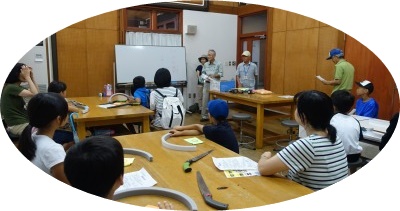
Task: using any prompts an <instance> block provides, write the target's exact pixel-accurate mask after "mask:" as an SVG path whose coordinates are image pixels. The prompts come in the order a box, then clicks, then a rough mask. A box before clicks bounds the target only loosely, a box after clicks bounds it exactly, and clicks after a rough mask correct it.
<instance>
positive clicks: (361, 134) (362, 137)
mask: <svg viewBox="0 0 400 211" xmlns="http://www.w3.org/2000/svg"><path fill="white" fill-rule="evenodd" d="M353 118H354V117H353ZM354 119H355V120H356V121H357V123H358V125H359V126H360V135H359V139H358V140H363V139H364V135H363V133H362V127H361V124H360V121H358V119H356V118H354Z"/></svg>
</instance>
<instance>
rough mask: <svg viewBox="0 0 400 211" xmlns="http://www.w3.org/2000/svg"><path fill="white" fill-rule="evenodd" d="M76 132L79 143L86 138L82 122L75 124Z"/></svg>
mask: <svg viewBox="0 0 400 211" xmlns="http://www.w3.org/2000/svg"><path fill="white" fill-rule="evenodd" d="M76 130H77V133H78V137H79V140H80V141H82V140H83V139H85V138H86V126H85V123H84V122H77V123H76Z"/></svg>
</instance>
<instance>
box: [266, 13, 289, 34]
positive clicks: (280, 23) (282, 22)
mask: <svg viewBox="0 0 400 211" xmlns="http://www.w3.org/2000/svg"><path fill="white" fill-rule="evenodd" d="M270 11H272V15H273V19H272V25H273V27H272V31H273V32H282V31H286V16H287V14H288V12H287V11H285V10H280V9H275V8H274V9H272V10H270Z"/></svg>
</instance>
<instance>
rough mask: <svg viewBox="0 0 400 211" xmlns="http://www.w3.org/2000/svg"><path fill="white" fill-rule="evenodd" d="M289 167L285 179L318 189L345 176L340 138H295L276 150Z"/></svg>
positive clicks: (345, 161)
mask: <svg viewBox="0 0 400 211" xmlns="http://www.w3.org/2000/svg"><path fill="white" fill-rule="evenodd" d="M278 157H279V158H280V159H281V160H282V162H284V163H285V165H286V166H288V167H289V172H288V175H287V176H288V178H289V179H291V180H293V181H295V182H297V183H300V184H302V185H304V186H306V187H309V188H311V189H314V190H320V189H323V188H325V187H328V186H330V185H332V184H334V183H336V182H339V181H341V180H342V179H344V178H346V177H347V175H348V167H347V158H346V152H345V151H344V147H343V143H342V141H341V140H336V142H335V143H333V144H332V143H331V141H330V140H329V139H328V138H326V137H321V136H317V135H310V136H308V137H305V138H303V139H299V140H297V141H295V142H294V143H293V144H291V145H289V146H287V147H286V148H284V149H283V150H281V151H280V152H279V153H278Z"/></svg>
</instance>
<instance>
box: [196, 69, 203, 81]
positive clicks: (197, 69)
mask: <svg viewBox="0 0 400 211" xmlns="http://www.w3.org/2000/svg"><path fill="white" fill-rule="evenodd" d="M202 70H203V65H199V66H197V67H196V76H197V71H200V75H201V71H202ZM197 84H203V83H200V81H199V80H197Z"/></svg>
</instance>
